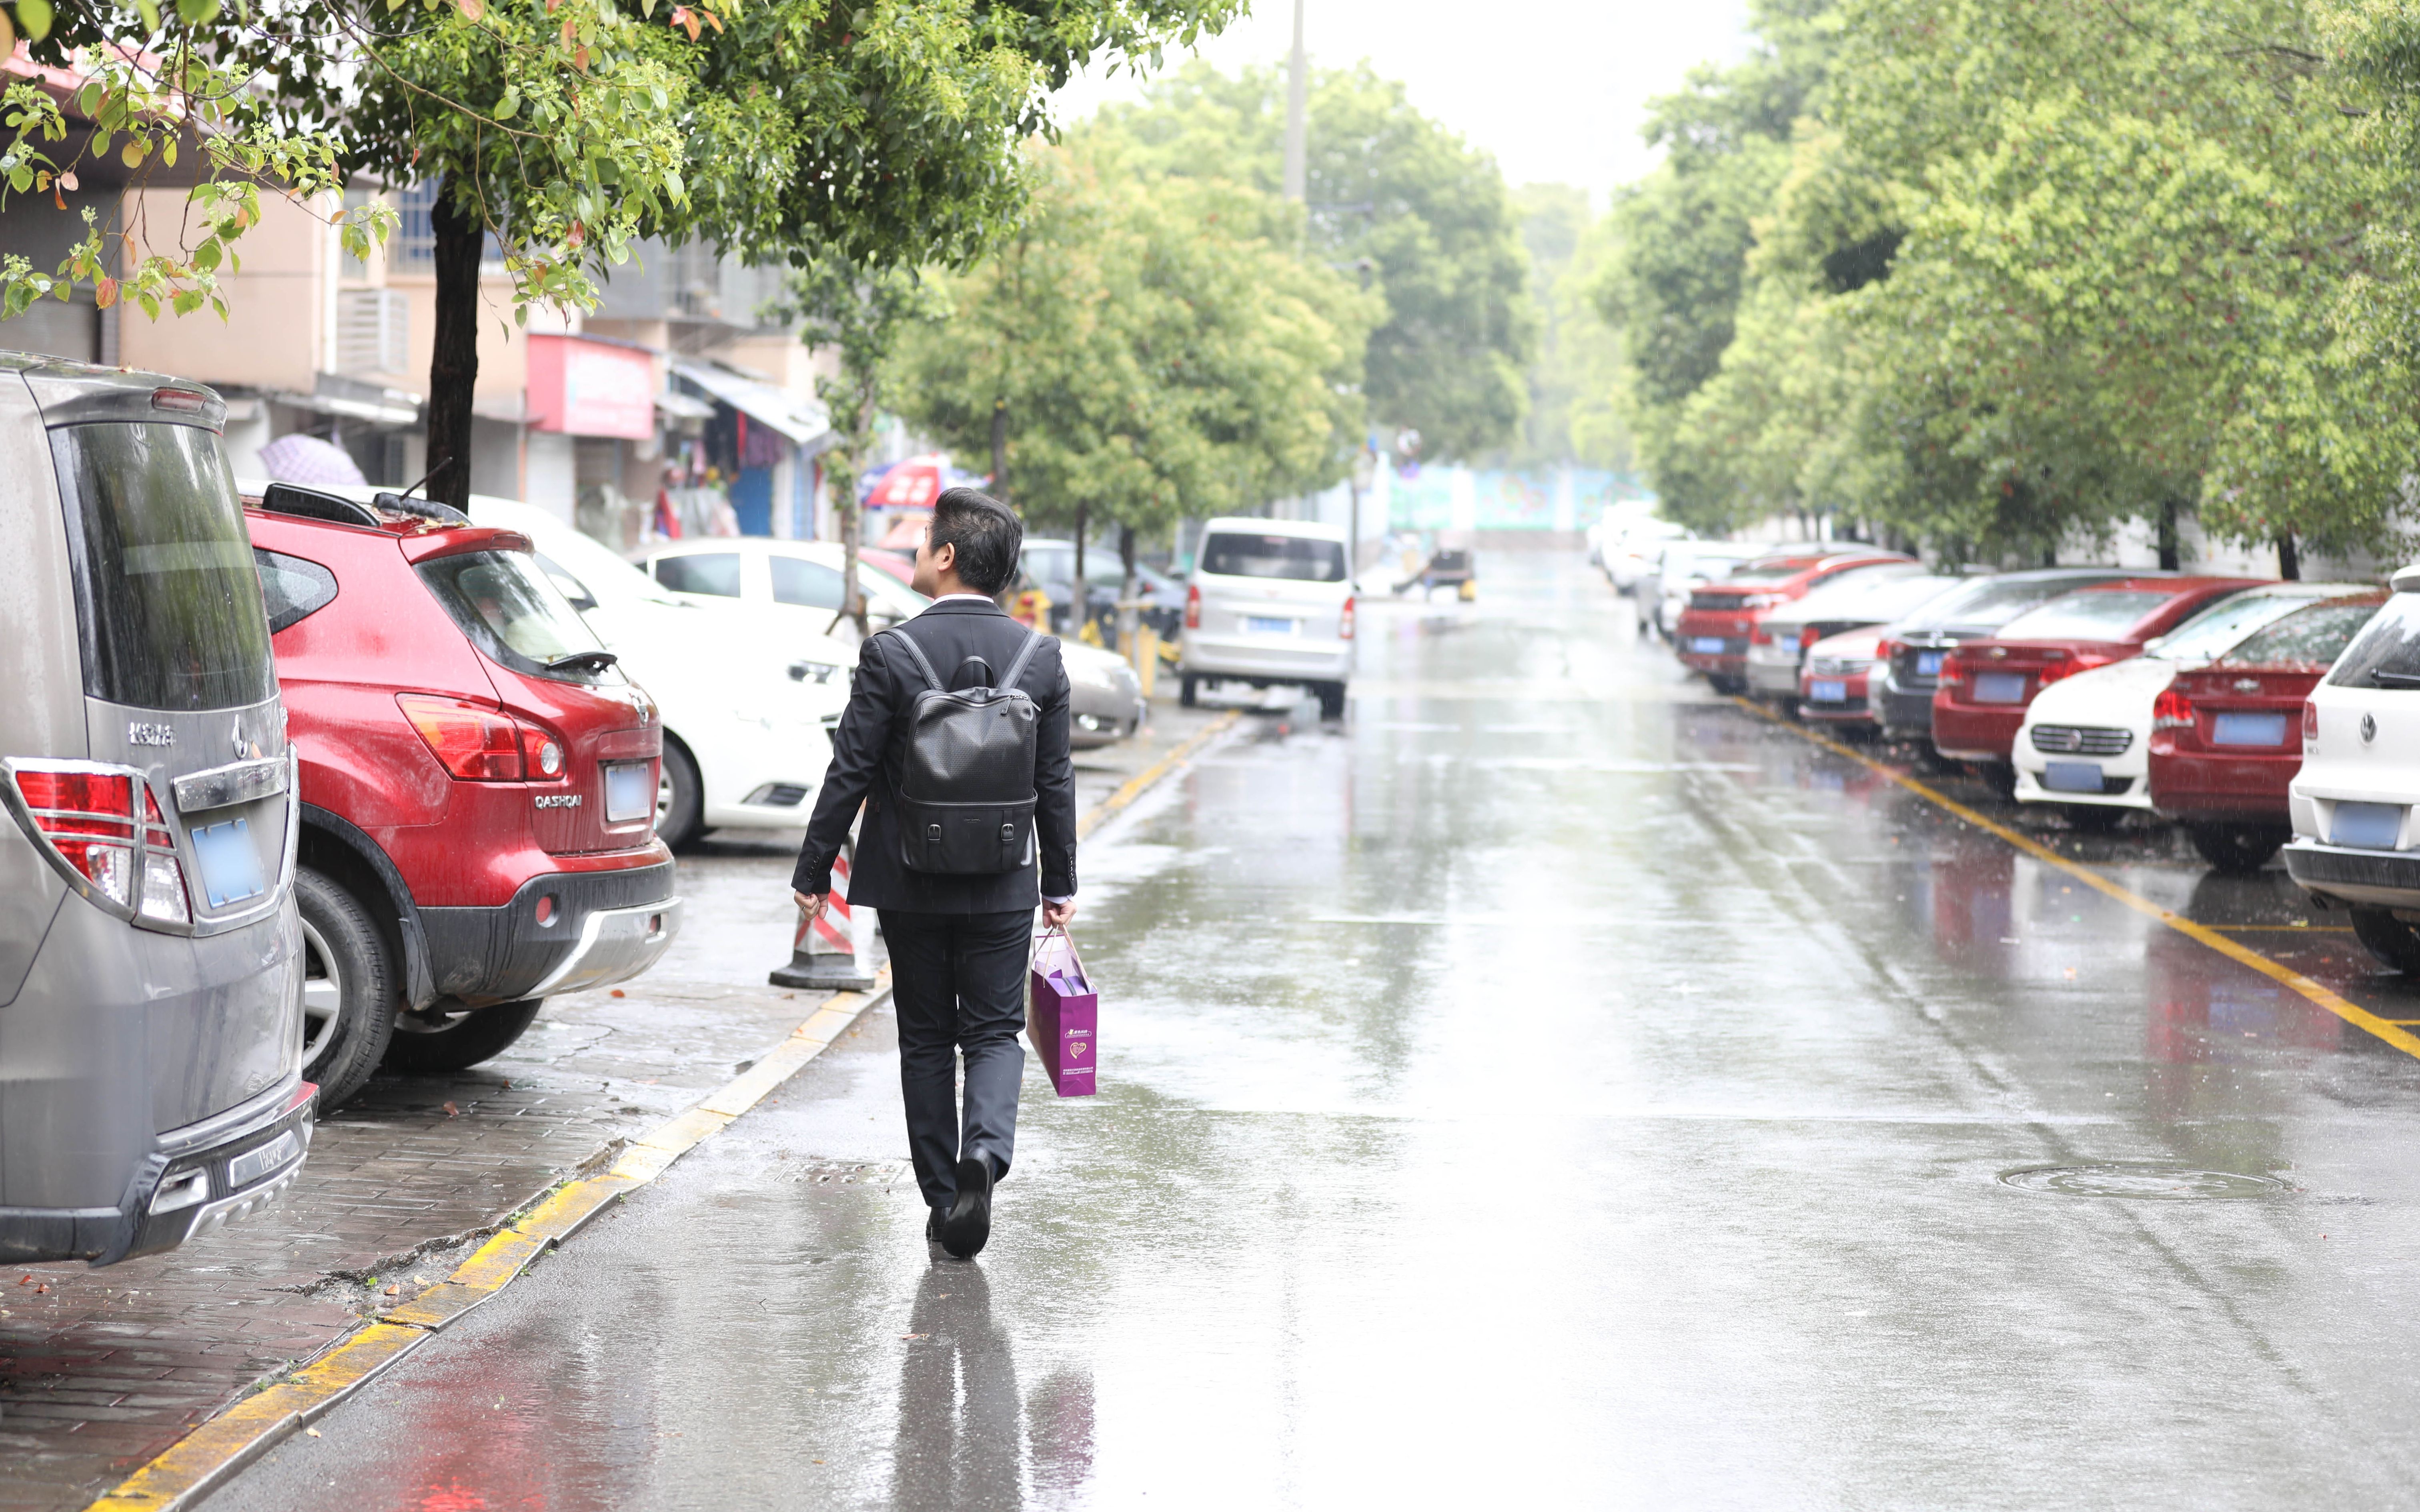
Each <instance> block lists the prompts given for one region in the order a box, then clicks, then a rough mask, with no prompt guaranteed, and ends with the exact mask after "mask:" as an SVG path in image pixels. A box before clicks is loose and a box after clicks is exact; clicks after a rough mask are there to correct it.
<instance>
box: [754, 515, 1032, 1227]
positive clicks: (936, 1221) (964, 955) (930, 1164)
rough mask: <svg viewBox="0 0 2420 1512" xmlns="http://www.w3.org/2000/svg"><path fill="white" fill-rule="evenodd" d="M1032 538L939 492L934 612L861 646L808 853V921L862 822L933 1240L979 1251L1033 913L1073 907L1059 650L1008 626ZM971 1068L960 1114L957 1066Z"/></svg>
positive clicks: (922, 580)
mask: <svg viewBox="0 0 2420 1512" xmlns="http://www.w3.org/2000/svg"><path fill="white" fill-rule="evenodd" d="M1024 537H1025V531H1024V527H1023V526H1022V525H1020V524H1019V523H1018V521H1017V518H1016V516H1015V515H1013V514H1011V513H1010V512H1009V510H1008V507H1007V506H1006V505H1004V504H1002V503H1001V502H1000V501H997V500H995V499H992V498H990V497H988V496H987V495H985V494H983V493H980V492H977V491H976V490H974V489H972V488H952V489H950V490H948V491H947V492H945V493H943V494H942V495H941V496H940V498H939V499H938V500H937V501H935V502H934V508H933V518H932V522H931V524H930V526H929V527H928V528H927V529H926V531H925V532H924V540H923V544H922V545H920V546H919V547H918V548H916V571H915V578H914V583H915V586H916V588H917V590H918V591H919V592H921V593H923V594H930V595H931V596H932V598H933V603H932V604H931V605H930V606H928V607H927V608H926V609H924V610H923V612H922V613H920V614H918V615H917V616H916V617H915V618H914V619H912V620H909V621H908V622H907V623H906V624H905V625H895V626H893V627H892V628H891V629H888V630H885V631H883V632H881V633H880V634H878V635H875V636H871V637H868V638H867V640H866V641H865V643H864V645H863V646H862V647H861V649H860V651H859V656H858V664H857V672H856V676H855V680H854V682H853V684H852V686H851V688H850V692H849V701H848V706H847V708H846V710H845V712H844V713H843V714H842V716H841V721H840V728H839V729H838V730H836V731H835V732H834V733H833V734H832V759H831V769H830V772H829V773H827V774H826V776H825V778H824V783H823V789H822V792H821V794H820V795H818V796H817V798H816V800H815V809H814V817H813V818H812V819H811V820H810V821H809V822H808V825H807V839H806V843H805V844H804V845H803V846H802V847H801V848H800V850H799V865H798V870H797V872H796V873H795V874H794V876H793V877H792V883H791V885H792V887H793V888H794V889H795V890H796V892H797V894H798V900H799V906H801V907H802V908H805V909H806V910H807V911H808V914H809V916H810V917H813V916H814V915H815V914H816V913H818V912H819V911H820V910H821V909H822V908H823V907H824V905H825V903H826V901H827V899H828V898H829V897H830V891H831V870H832V863H833V860H834V858H835V857H836V856H839V854H840V848H841V844H842V842H843V841H845V840H846V839H847V838H848V833H849V826H850V825H851V824H852V823H854V822H856V821H857V819H858V813H859V808H860V805H862V806H863V810H864V818H863V823H862V824H861V825H859V834H858V844H857V852H856V871H855V872H854V874H853V875H852V876H851V877H850V881H849V886H850V903H851V904H852V905H854V906H863V907H871V908H873V909H874V910H875V911H876V915H877V916H878V917H879V918H880V919H881V921H882V933H883V935H884V937H885V938H886V939H887V940H888V941H889V942H890V947H891V974H892V975H891V982H892V1004H893V1009H894V1011H895V1013H896V1015H897V1019H898V1026H899V1088H900V1094H901V1097H902V1100H903V1101H904V1103H905V1104H906V1111H907V1148H908V1152H909V1154H910V1155H911V1156H913V1158H914V1161H915V1166H916V1184H917V1186H918V1187H919V1188H920V1189H921V1190H922V1191H923V1195H924V1201H925V1204H926V1205H927V1206H928V1207H929V1208H930V1209H931V1210H932V1216H931V1217H930V1219H928V1220H927V1222H926V1225H925V1237H926V1238H927V1239H930V1240H932V1241H934V1242H938V1243H939V1244H940V1245H941V1247H942V1249H943V1250H945V1251H946V1252H947V1253H948V1254H949V1255H951V1256H952V1257H955V1258H958V1259H971V1258H972V1257H974V1256H975V1255H976V1254H977V1253H979V1252H980V1251H981V1250H982V1249H983V1247H984V1244H985V1241H986V1240H987V1239H988V1238H989V1237H990V1234H991V1209H992V1189H993V1187H994V1186H995V1185H996V1184H997V1183H998V1182H999V1181H1000V1180H1001V1179H1002V1178H1004V1177H1006V1176H1007V1175H1008V1171H1009V1166H1010V1165H1011V1162H1012V1158H1013V1156H1014V1154H1015V1151H1016V1099H1017V1090H1018V1087H1019V1085H1020V1083H1021V1082H1022V1081H1023V1078H1024V1073H1025V1052H1024V1050H1023V1049H1022V1048H1021V1047H1020V1046H1019V1045H1018V1044H1017V1042H1016V1035H1017V1031H1018V1030H1019V1029H1020V1028H1022V1027H1023V1026H1024V1024H1025V1011H1024V992H1025V979H1026V963H1027V961H1028V959H1029V957H1030V954H1031V946H1032V933H1033V910H1034V908H1035V907H1036V905H1037V904H1038V905H1039V906H1040V907H1041V909H1042V913H1043V918H1045V919H1046V920H1047V922H1049V923H1050V924H1053V925H1059V926H1064V925H1065V924H1066V923H1067V922H1068V921H1069V920H1070V919H1072V918H1074V917H1075V913H1076V790H1075V769H1074V766H1073V764H1072V763H1071V762H1070V761H1069V759H1068V739H1069V726H1068V697H1069V692H1070V689H1069V686H1068V681H1067V673H1066V670H1065V668H1064V667H1063V665H1062V664H1061V661H1060V656H1059V642H1058V641H1057V640H1053V639H1052V638H1050V637H1048V636H1046V635H1042V634H1040V633H1038V632H1036V631H1034V630H1032V629H1030V628H1028V627H1027V626H1025V625H1020V624H1018V623H1017V622H1016V620H1014V619H1012V618H1010V617H1009V615H1008V614H1007V613H1006V612H1004V611H1003V610H1002V609H1001V608H1000V605H999V604H998V603H997V602H996V600H995V595H997V594H1000V593H1001V591H1002V590H1004V589H1006V588H1007V587H1008V585H1009V584H1010V583H1011V582H1013V581H1014V580H1015V579H1016V566H1017V554H1018V551H1019V549H1020V548H1021V547H1022V545H1023V542H1024ZM961 1057H963V1059H964V1061H965V1068H966V1077H965V1093H964V1106H963V1108H961V1107H960V1106H959V1096H958V1093H957V1082H958V1075H957V1072H958V1065H957V1062H958V1060H959V1059H960V1058H961Z"/></svg>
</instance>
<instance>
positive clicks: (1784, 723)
mask: <svg viewBox="0 0 2420 1512" xmlns="http://www.w3.org/2000/svg"><path fill="white" fill-rule="evenodd" d="M1731 702H1734V703H1736V704H1738V705H1739V706H1740V707H1741V708H1743V709H1745V710H1747V711H1748V712H1749V713H1750V714H1753V715H1755V716H1756V717H1758V718H1760V719H1764V720H1767V721H1770V722H1771V723H1773V724H1775V725H1777V726H1779V727H1780V728H1781V729H1784V730H1787V731H1790V732H1791V733H1793V734H1795V735H1797V736H1798V737H1799V738H1800V739H1802V740H1805V741H1807V742H1808V743H1810V744H1812V745H1816V746H1821V747H1822V748H1824V749H1825V750H1828V751H1831V752H1832V753H1833V754H1834V755H1837V756H1844V757H1846V758H1848V759H1849V760H1850V761H1853V762H1855V763H1856V764H1858V765H1860V766H1863V767H1865V768H1867V769H1868V770H1869V771H1871V772H1873V773H1875V774H1876V775H1877V776H1880V777H1883V778H1885V779H1888V780H1890V781H1893V782H1896V783H1898V784H1899V785H1900V787H1903V788H1905V789H1907V790H1908V791H1909V792H1910V793H1913V794H1915V795H1916V796H1917V797H1920V798H1922V799H1924V800H1925V801H1926V802H1928V803H1931V804H1933V805H1935V806H1936V807H1938V808H1941V809H1944V810H1947V811H1948V812H1950V813H1953V814H1955V815H1957V816H1958V817H1959V818H1961V819H1962V820H1964V821H1965V822H1966V823H1968V824H1970V825H1974V826H1975V827H1976V828H1978V829H1979V830H1982V831H1983V832H1985V833H1986V834H1989V835H1993V836H1996V837H1998V838H1999V839H2001V840H2003V841H2007V842H2008V843H2009V844H2010V845H2013V846H2015V847H2016V848H2017V849H2018V850H2021V851H2023V852H2024V853H2025V854H2026V855H2027V856H2032V857H2033V858H2034V859H2036V860H2038V861H2041V862H2044V863H2046V864H2048V865H2050V866H2055V867H2056V868H2058V869H2059V870H2060V871H2061V872H2066V873H2067V874H2068V875H2069V876H2071V877H2073V878H2075V880H2077V881H2078V882H2082V883H2085V884H2086V885H2088V886H2090V887H2095V888H2097V889H2099V890H2100V891H2101V892H2102V893H2105V894H2107V895H2108V896H2109V897H2111V898H2114V899H2116V900H2117V901H2118V902H2119V903H2124V904H2125V905H2126V906H2127V907H2129V908H2132V909H2133V910H2134V911H2135V912H2136V913H2138V914H2143V915H2147V916H2148V917H2149V918H2155V919H2157V920H2159V921H2160V922H2161V923H2163V924H2165V925H2166V926H2168V928H2170V929H2172V930H2175V931H2176V932H2177V933H2180V934H2182V935H2183V936H2185V937H2186V938H2187V939H2190V940H2194V941H2195V942H2197V943H2199V944H2202V945H2206V946H2208V947H2210V948H2211V949H2213V950H2216V951H2217V952H2218V953H2219V954H2221V955H2223V956H2225V957H2226V958H2227V959H2228V960H2230V961H2233V962H2236V963H2238V964H2242V965H2246V966H2250V967H2251V968H2252V969H2253V970H2255V971H2257V972H2258V973H2260V974H2261V975H2262V976H2264V977H2267V978H2269V979H2270V980H2273V981H2275V982H2277V983H2279V984H2280V985H2282V986H2284V987H2286V988H2287V989H2288V990H2289V991H2291V992H2293V993H2295V994H2296V995H2299V996H2301V997H2303V998H2304V999H2305V1000H2307V1001H2309V1002H2312V1003H2315V1004H2317V1005H2318V1006H2319V1007H2320V1008H2324V1009H2326V1010H2327V1011H2329V1012H2331V1013H2334V1014H2335V1016H2336V1017H2338V1018H2340V1019H2342V1020H2344V1021H2345V1022H2346V1023H2347V1024H2350V1025H2351V1026H2354V1027H2355V1028H2358V1029H2363V1030H2366V1031H2367V1032H2368V1033H2370V1034H2373V1035H2376V1036H2377V1037H2378V1038H2379V1039H2381V1040H2383V1041H2386V1042H2387V1043H2388V1044H2391V1045H2393V1046H2394V1047H2395V1048H2396V1049H2397V1050H2400V1051H2402V1052H2403V1053H2404V1054H2405V1055H2407V1056H2414V1057H2420V1037H2414V1036H2413V1035H2412V1034H2411V1033H2409V1032H2407V1031H2406V1030H2405V1029H2404V1028H2403V1027H2402V1026H2399V1025H2397V1023H2396V1022H2395V1021H2394V1020H2392V1019H2382V1018H2380V1017H2379V1016H2378V1015H2377V1014H2375V1013H2372V1012H2370V1011H2368V1010H2367V1009H2365V1008H2362V1007H2360V1006H2358V1005H2356V1004H2354V1003H2351V1002H2349V1001H2347V1000H2346V999H2345V998H2343V997H2341V996H2339V995H2336V994H2335V992H2333V991H2331V990H2329V989H2328V988H2326V987H2322V986H2320V985H2319V983H2318V982H2316V981H2313V980H2311V979H2310V978H2308V977H2305V976H2304V975H2303V974H2302V973H2301V972H2299V971H2296V970H2295V969H2294V968H2293V967H2291V966H2288V965H2284V964H2280V963H2278V962H2275V961H2272V960H2270V959H2269V958H2268V957H2267V956H2265V955H2262V954H2261V953H2260V952H2258V951H2257V950H2254V949H2250V948H2248V947H2246V946H2242V945H2239V944H2237V943H2236V942H2235V941H2233V940H2230V939H2228V938H2227V937H2226V935H2225V934H2223V933H2219V932H2218V931H2217V930H2215V929H2212V928H2211V926H2209V925H2207V924H2197V923H2195V922H2194V921H2193V920H2192V919H2190V918H2185V917H2184V916H2182V915H2181V914H2179V913H2177V912H2176V911H2175V910H2173V909H2167V908H2163V907H2161V906H2160V905H2159V904H2158V903H2153V902H2152V901H2151V900H2150V899H2149V898H2146V897H2144V896H2143V895H2142V894H2141V893H2139V892H2135V891H2133V889H2132V888H2129V887H2122V886H2120V885H2119V884H2118V883H2115V882H2112V881H2110V880H2109V879H2108V878H2107V877H2104V876H2102V874H2101V873H2100V872H2095V871H2094V870H2092V868H2090V867H2088V866H2086V865H2085V864H2084V863H2082V862H2080V861H2074V860H2071V859H2069V858H2068V857H2066V856H2061V855H2059V854H2058V852H2056V851H2055V850H2052V849H2051V848H2050V847H2049V846H2047V845H2044V844H2042V843H2041V842H2040V841H2036V840H2033V839H2031V838H2029V837H2028V836H2025V835H2024V834H2021V833H2019V832H2018V831H2016V830H2014V829H2010V828H2009V826H2008V825H2003V824H2000V823H1998V822H1997V821H1995V820H1992V819H1987V818H1985V817H1984V816H1983V815H1981V814H1979V813H1978V812H1976V811H1975V810H1972V809H1969V808H1968V807H1966V806H1965V805H1964V804H1962V803H1960V802H1959V801H1958V800H1957V799H1955V798H1953V797H1950V796H1949V795H1947V794H1944V793H1941V792H1938V791H1936V790H1935V789H1933V788H1932V787H1931V786H1930V785H1929V784H1927V783H1923V782H1919V781H1917V780H1916V779H1915V778H1912V777H1910V776H1908V775H1907V774H1906V773H1905V772H1902V771H1900V770H1899V769H1898V768H1897V767H1894V766H1890V765H1887V764H1885V763H1882V762H1878V761H1876V760H1874V758H1872V757H1870V756H1869V755H1867V754H1866V753H1865V752H1863V751H1860V750H1855V749H1853V748H1850V747H1847V746H1844V745H1842V744H1840V743H1839V742H1838V741H1837V740H1834V739H1832V738H1831V737H1830V736H1829V735H1820V734H1817V733H1815V732H1814V731H1812V730H1808V729H1807V728H1805V727H1804V726H1801V725H1795V724H1792V723H1791V722H1790V721H1789V720H1787V719H1784V718H1782V717H1781V716H1779V715H1777V714H1775V713H1773V712H1772V711H1771V710H1769V709H1766V708H1763V707H1761V706H1760V705H1759V704H1757V703H1755V702H1751V701H1750V700H1747V699H1744V698H1734V699H1732V700H1731Z"/></svg>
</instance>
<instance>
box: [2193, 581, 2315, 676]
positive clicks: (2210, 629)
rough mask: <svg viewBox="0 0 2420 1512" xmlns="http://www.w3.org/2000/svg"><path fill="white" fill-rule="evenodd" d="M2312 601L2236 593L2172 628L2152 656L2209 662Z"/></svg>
mask: <svg viewBox="0 0 2420 1512" xmlns="http://www.w3.org/2000/svg"><path fill="white" fill-rule="evenodd" d="M2310 603H2311V600H2309V599H2307V598H2299V597H2290V596H2288V595H2287V594H2259V593H2252V594H2230V595H2228V596H2227V597H2226V598H2222V599H2220V600H2219V601H2218V602H2217V603H2215V604H2212V605H2211V606H2210V607H2209V608H2207V609H2201V610H2199V611H2198V612H2196V613H2195V615H2194V616H2193V617H2192V618H2191V619H2189V620H2187V621H2185V623H2184V624H2182V625H2178V626H2177V627H2176V628H2175V629H2173V630H2171V631H2169V632H2168V634H2167V638H2166V639H2165V640H2162V641H2161V642H2160V649H2159V650H2158V651H2157V652H2155V653H2153V655H2155V656H2159V657H2160V658H2161V659H2162V660H2164V661H2207V660H2209V659H2210V658H2211V657H2212V656H2224V655H2226V653H2227V652H2228V651H2229V650H2232V649H2233V648H2234V646H2235V644H2236V642H2238V641H2240V640H2242V639H2243V638H2244V637H2245V636H2248V635H2251V634H2252V633H2253V632H2255V631H2257V630H2258V629H2260V628H2261V627H2262V626H2264V625H2274V624H2275V623H2276V622H2278V621H2279V620H2282V619H2284V618H2285V617H2286V616H2287V615H2288V614H2291V613H2293V612H2294V611H2295V610H2296V609H2306V608H2308V607H2309V606H2310ZM2331 659H2333V658H2331Z"/></svg>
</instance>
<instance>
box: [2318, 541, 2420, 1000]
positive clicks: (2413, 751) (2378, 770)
mask: <svg viewBox="0 0 2420 1512" xmlns="http://www.w3.org/2000/svg"><path fill="white" fill-rule="evenodd" d="M2394 588H2395V596H2394V597H2392V598H2390V599H2388V600H2387V601H2386V602H2385V603H2384V604H2383V605H2381V607H2380V609H2379V610H2378V614H2377V616H2376V617H2375V618H2374V619H2372V620H2371V621H2370V622H2369V624H2368V625H2366V626H2365V627H2364V628H2363V630H2362V632H2361V633H2360V634H2359V635H2356V636H2354V637H2353V639H2352V643H2351V644H2350V645H2349V646H2347V647H2345V650H2344V655H2342V656H2338V657H2337V658H2336V660H2335V666H2334V667H2332V668H2330V669H2329V670H2328V674H2327V676H2325V677H2324V678H2321V679H2320V680H2319V686H2318V687H2314V688H2312V689H2311V695H2310V700H2309V702H2306V703H2304V705H2303V769H2302V771H2301V772H2299V773H2297V774H2296V775H2295V778H2294V782H2293V786H2292V787H2291V788H2290V789H2288V808H2289V810H2291V814H2292V820H2293V825H2294V838H2293V840H2292V841H2289V842H2288V844H2287V846H2286V852H2285V855H2286V871H2287V872H2288V874H2289V875H2291V876H2292V877H2293V879H2294V880H2295V881H2296V882H2297V883H2299V884H2301V886H2302V887H2303V888H2304V891H2306V892H2308V893H2310V895H2311V901H2312V902H2314V903H2318V904H2319V905H2320V906H2321V907H2329V906H2335V905H2342V906H2346V907H2348V908H2350V912H2351V916H2352V928H2353V933H2354V934H2355V935H2356V936H2357V937H2358V938H2359V939H2360V940H2361V943H2362V944H2363V945H2364V946H2365V947H2366V948H2367V949H2368V950H2369V952H2370V953H2371V954H2372V955H2375V956H2377V957H2378V958H2379V959H2380V960H2381V961H2383V962H2385V963H2386V964H2389V965H2391V966H2395V967H2397V968H2398V969H2400V970H2401V971H2402V972H2404V973H2405V974H2406V975H2407V976H2415V977H2420V932H2415V931H2414V929H2413V927H2412V921H2413V920H2414V919H2420V565H2413V566H2409V567H2406V568H2404V569H2403V570H2402V571H2401V572H2398V573H2397V574H2396V575H2395V579H2394Z"/></svg>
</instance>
